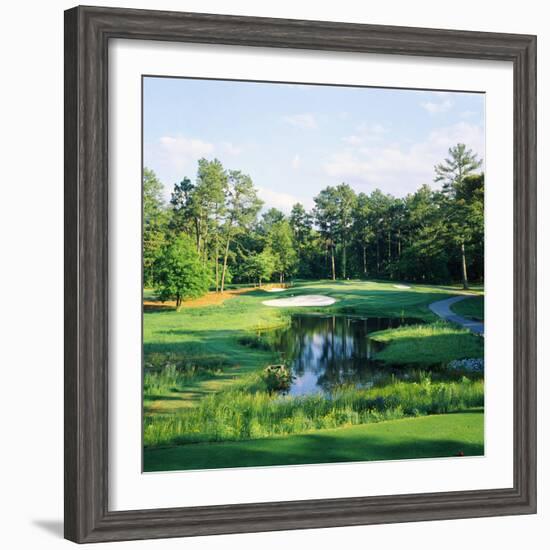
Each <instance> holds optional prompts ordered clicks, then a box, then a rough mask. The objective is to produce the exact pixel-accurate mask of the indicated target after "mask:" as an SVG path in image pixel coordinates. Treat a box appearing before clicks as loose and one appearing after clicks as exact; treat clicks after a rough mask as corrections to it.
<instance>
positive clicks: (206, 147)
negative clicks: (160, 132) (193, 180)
mask: <svg viewBox="0 0 550 550" xmlns="http://www.w3.org/2000/svg"><path fill="white" fill-rule="evenodd" d="M159 141H160V152H161V156H162V159H163V162H164V163H166V164H168V165H169V166H171V167H172V168H174V169H176V170H178V171H181V170H184V169H186V168H188V167H189V165H190V164H191V163H193V162H195V161H196V160H197V159H199V158H201V157H206V156H208V155H211V154H212V153H213V152H214V149H215V147H214V144H212V143H208V142H207V141H203V140H201V139H196V138H188V137H184V136H176V137H174V136H162V137H161V138H160V140H159Z"/></svg>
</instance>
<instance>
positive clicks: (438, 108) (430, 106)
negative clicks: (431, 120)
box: [420, 99, 453, 115]
mask: <svg viewBox="0 0 550 550" xmlns="http://www.w3.org/2000/svg"><path fill="white" fill-rule="evenodd" d="M420 105H421V107H422V108H424V109H426V111H428V113H430V114H431V115H438V114H440V113H446V112H447V111H448V110H449V109H451V107H452V106H453V102H452V101H451V100H450V99H444V100H443V101H424V102H422V103H421V104H420Z"/></svg>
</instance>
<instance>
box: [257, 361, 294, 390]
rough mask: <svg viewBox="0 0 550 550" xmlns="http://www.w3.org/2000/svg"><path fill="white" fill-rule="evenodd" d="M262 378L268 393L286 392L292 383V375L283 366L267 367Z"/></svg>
mask: <svg viewBox="0 0 550 550" xmlns="http://www.w3.org/2000/svg"><path fill="white" fill-rule="evenodd" d="M262 377H263V379H264V382H265V385H266V386H267V390H268V391H269V392H278V391H284V390H288V389H289V388H290V384H291V383H292V373H291V371H290V370H289V369H287V368H286V367H285V366H284V365H269V366H267V367H266V368H265V369H264V372H263V376H262Z"/></svg>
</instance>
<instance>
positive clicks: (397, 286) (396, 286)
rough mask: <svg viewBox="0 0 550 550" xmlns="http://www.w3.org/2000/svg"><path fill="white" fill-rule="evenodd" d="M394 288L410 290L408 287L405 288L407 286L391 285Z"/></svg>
mask: <svg viewBox="0 0 550 550" xmlns="http://www.w3.org/2000/svg"><path fill="white" fill-rule="evenodd" d="M393 286H394V287H395V288H404V289H408V288H411V287H410V286H407V285H393Z"/></svg>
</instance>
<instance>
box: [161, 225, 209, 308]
mask: <svg viewBox="0 0 550 550" xmlns="http://www.w3.org/2000/svg"><path fill="white" fill-rule="evenodd" d="M155 266H156V267H155V271H156V292H157V295H158V297H159V299H160V300H161V301H163V302H164V301H167V300H175V301H176V307H177V308H179V307H180V305H181V302H182V300H184V299H185V298H197V297H198V296H202V295H203V294H206V292H207V291H208V287H209V286H210V274H209V272H208V270H207V268H206V267H205V266H204V265H203V264H202V263H201V261H200V258H199V255H198V253H197V251H196V249H195V247H194V246H193V243H192V241H191V240H190V238H189V237H187V236H185V235H182V236H180V237H177V238H175V239H174V240H173V241H171V242H169V243H167V244H165V245H164V246H163V247H162V249H161V251H160V253H159V256H158V258H157V260H156V262H155Z"/></svg>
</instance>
